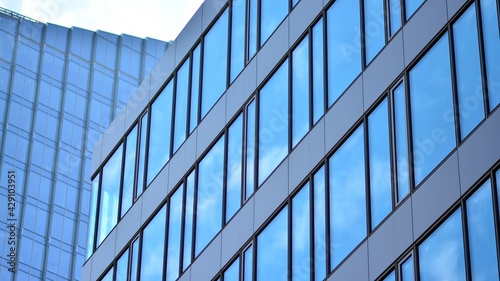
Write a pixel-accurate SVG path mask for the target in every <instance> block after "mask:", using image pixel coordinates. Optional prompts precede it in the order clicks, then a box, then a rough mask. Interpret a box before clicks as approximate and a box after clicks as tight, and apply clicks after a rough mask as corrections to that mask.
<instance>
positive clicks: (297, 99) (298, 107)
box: [292, 36, 309, 147]
mask: <svg viewBox="0 0 500 281" xmlns="http://www.w3.org/2000/svg"><path fill="white" fill-rule="evenodd" d="M308 131H309V37H308V36H306V37H305V38H304V39H303V40H302V42H300V44H299V45H298V46H297V48H295V50H294V51H293V52H292V147H295V146H296V145H297V143H298V142H299V141H300V140H301V139H302V138H303V137H304V136H305V134H306V133H307V132H308Z"/></svg>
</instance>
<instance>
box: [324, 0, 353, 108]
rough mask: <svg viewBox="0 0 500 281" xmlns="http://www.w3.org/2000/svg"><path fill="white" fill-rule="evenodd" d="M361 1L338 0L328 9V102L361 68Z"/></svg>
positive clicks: (329, 103) (339, 93) (340, 91)
mask: <svg viewBox="0 0 500 281" xmlns="http://www.w3.org/2000/svg"><path fill="white" fill-rule="evenodd" d="M359 14H360V10H359V1H352V0H337V1H335V3H333V5H332V6H331V7H330V8H329V9H328V11H327V21H326V23H327V45H328V49H327V50H328V106H331V105H332V104H333V103H334V102H335V101H336V100H337V99H338V98H339V96H340V95H341V94H342V93H343V92H344V91H345V89H346V88H347V86H349V85H350V84H351V82H352V81H353V80H354V78H356V76H358V74H359V73H360V72H361V38H360V37H359V36H354V34H360V30H361V29H360V27H361V26H360V15H359Z"/></svg>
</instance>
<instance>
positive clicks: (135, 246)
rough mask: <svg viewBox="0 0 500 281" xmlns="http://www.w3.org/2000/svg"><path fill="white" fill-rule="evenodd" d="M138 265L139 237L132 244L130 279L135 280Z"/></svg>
mask: <svg viewBox="0 0 500 281" xmlns="http://www.w3.org/2000/svg"><path fill="white" fill-rule="evenodd" d="M138 265H139V238H137V239H135V241H134V244H132V262H131V266H130V281H136V280H137V266H138Z"/></svg>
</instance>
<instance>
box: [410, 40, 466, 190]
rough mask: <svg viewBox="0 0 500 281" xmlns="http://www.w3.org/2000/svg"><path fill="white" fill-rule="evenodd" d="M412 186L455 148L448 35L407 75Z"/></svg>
mask: <svg viewBox="0 0 500 281" xmlns="http://www.w3.org/2000/svg"><path fill="white" fill-rule="evenodd" d="M410 104H411V122H412V131H413V136H412V137H413V167H414V173H415V185H418V184H420V182H421V181H422V180H423V179H424V178H425V177H426V176H427V175H428V174H429V173H430V172H431V171H432V170H433V169H434V168H435V167H436V166H437V165H438V164H439V163H440V162H441V161H442V160H443V159H444V157H445V156H446V155H448V153H449V152H450V151H451V150H452V149H453V148H454V147H455V145H456V144H455V128H454V125H453V124H454V123H453V122H454V119H453V117H454V114H453V96H452V92H451V73H450V53H449V46H448V33H446V34H445V35H444V36H443V37H442V38H441V39H439V41H438V42H437V43H436V44H435V45H434V46H433V47H432V49H431V50H429V52H427V54H426V55H425V56H424V57H423V58H422V59H421V60H420V61H419V62H418V63H417V65H415V67H413V69H412V70H411V71H410Z"/></svg>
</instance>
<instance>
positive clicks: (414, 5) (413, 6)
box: [405, 0, 425, 20]
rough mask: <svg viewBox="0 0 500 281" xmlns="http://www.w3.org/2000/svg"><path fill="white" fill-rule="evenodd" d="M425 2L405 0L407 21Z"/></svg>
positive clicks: (422, 0)
mask: <svg viewBox="0 0 500 281" xmlns="http://www.w3.org/2000/svg"><path fill="white" fill-rule="evenodd" d="M424 1H425V0H405V7H406V20H408V19H409V18H410V17H411V16H412V15H413V14H414V13H415V11H416V10H417V9H418V7H420V5H422V3H424Z"/></svg>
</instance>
